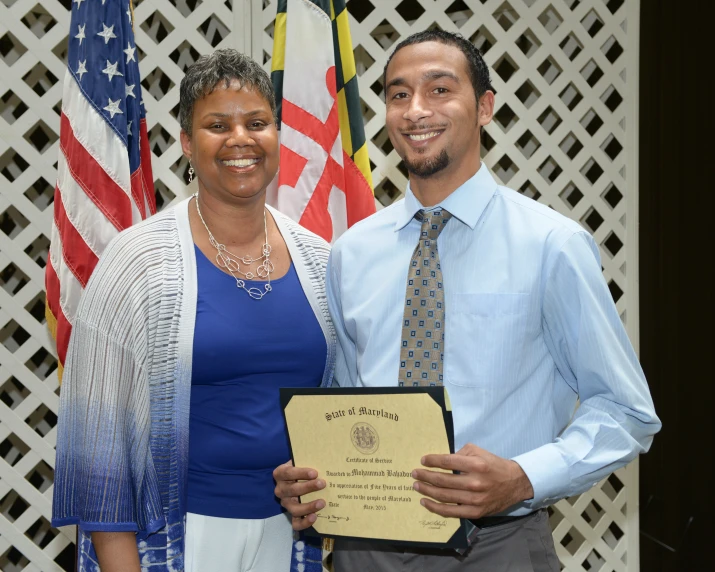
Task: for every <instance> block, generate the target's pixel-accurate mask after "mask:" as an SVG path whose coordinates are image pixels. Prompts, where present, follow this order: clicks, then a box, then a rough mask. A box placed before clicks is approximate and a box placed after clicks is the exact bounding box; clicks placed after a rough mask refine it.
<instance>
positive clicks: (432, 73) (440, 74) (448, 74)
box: [422, 70, 459, 83]
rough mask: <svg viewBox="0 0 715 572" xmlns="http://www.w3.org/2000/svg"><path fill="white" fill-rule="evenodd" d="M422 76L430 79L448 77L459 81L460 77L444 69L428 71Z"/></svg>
mask: <svg viewBox="0 0 715 572" xmlns="http://www.w3.org/2000/svg"><path fill="white" fill-rule="evenodd" d="M422 77H423V78H424V79H428V80H435V79H442V78H445V77H446V78H447V79H451V80H454V81H456V82H457V83H459V78H458V77H457V76H456V75H454V74H453V73H452V72H448V71H443V70H435V71H428V72H426V73H425V74H424V75H423V76H422Z"/></svg>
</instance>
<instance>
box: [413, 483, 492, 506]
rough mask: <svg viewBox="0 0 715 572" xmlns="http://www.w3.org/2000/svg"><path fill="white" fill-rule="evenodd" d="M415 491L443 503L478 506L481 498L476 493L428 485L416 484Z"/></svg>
mask: <svg viewBox="0 0 715 572" xmlns="http://www.w3.org/2000/svg"><path fill="white" fill-rule="evenodd" d="M414 487H415V490H416V491H417V492H419V493H420V494H421V495H424V496H427V497H431V498H433V499H434V500H437V501H439V502H443V503H454V504H471V505H475V504H478V501H479V497H477V496H476V495H475V493H472V492H469V491H464V490H459V489H443V488H442V487H435V486H432V485H428V484H427V483H415V485H414Z"/></svg>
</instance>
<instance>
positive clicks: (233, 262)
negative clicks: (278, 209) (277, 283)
mask: <svg viewBox="0 0 715 572" xmlns="http://www.w3.org/2000/svg"><path fill="white" fill-rule="evenodd" d="M194 202H195V203H196V212H197V213H198V214H199V218H200V219H201V222H202V223H203V224H204V228H205V229H206V232H207V233H208V235H209V242H210V243H211V246H213V247H214V248H215V249H216V264H218V265H219V267H220V268H225V269H226V270H228V271H229V272H230V273H231V276H233V278H234V279H235V280H236V287H238V288H241V289H242V290H245V291H246V293H247V294H248V295H249V296H250V297H251V298H253V299H254V300H260V299H261V298H263V296H265V295H266V294H268V292H270V291H271V290H273V287H272V286H271V273H272V272H273V270H274V266H273V262H271V245H270V244H268V225H267V224H266V209H265V208H264V209H263V231H264V233H265V236H266V241H265V242H264V243H263V247H262V249H261V252H262V254H261V256H259V257H258V258H253V257H252V256H238V255H237V254H234V253H233V252H231V251H230V250H228V249H227V248H226V245H225V244H221V243H220V242H219V241H218V240H216V239H215V238H214V235H213V234H212V233H211V231H210V230H209V227H208V225H207V224H206V221H205V220H204V217H203V216H202V215H201V209H200V208H199V194H198V193H194ZM261 260H262V261H263V262H261V263H260V264H259V265H258V266H257V267H256V273H255V274H254V273H253V272H250V271H248V272H243V271H242V270H241V264H243V265H245V266H249V265H251V264H254V263H256V262H260V261H261ZM237 274H239V275H240V276H237ZM241 276H242V277H243V278H242V277H241ZM256 277H257V278H262V279H264V280H267V282H266V283H265V284H264V285H263V290H261V289H260V288H258V287H256V286H251V287H250V288H246V280H253V279H254V278H256Z"/></svg>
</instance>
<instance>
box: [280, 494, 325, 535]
mask: <svg viewBox="0 0 715 572" xmlns="http://www.w3.org/2000/svg"><path fill="white" fill-rule="evenodd" d="M281 505H283V508H285V509H286V510H287V511H288V512H289V513H290V515H291V516H292V517H293V518H292V519H291V524H292V525H293V530H305V529H306V528H308V527H309V526H312V525H313V523H314V522H315V521H316V520H317V518H318V516H317V514H316V513H317V512H318V511H319V510H321V509H323V508H325V501H324V500H323V499H318V500H316V501H313V502H308V503H301V502H299V501H298V499H297V498H296V497H292V498H285V499H283V500H282V501H281Z"/></svg>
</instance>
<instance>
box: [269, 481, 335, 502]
mask: <svg viewBox="0 0 715 572" xmlns="http://www.w3.org/2000/svg"><path fill="white" fill-rule="evenodd" d="M324 488H325V481H324V480H322V479H315V480H311V481H301V482H295V481H293V482H289V481H288V482H286V481H277V484H276V489H275V495H276V496H277V497H278V498H279V499H284V498H286V497H302V496H303V495H307V494H308V493H312V492H315V491H320V490H323V489H324Z"/></svg>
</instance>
